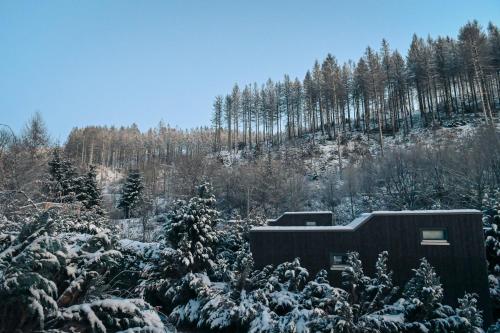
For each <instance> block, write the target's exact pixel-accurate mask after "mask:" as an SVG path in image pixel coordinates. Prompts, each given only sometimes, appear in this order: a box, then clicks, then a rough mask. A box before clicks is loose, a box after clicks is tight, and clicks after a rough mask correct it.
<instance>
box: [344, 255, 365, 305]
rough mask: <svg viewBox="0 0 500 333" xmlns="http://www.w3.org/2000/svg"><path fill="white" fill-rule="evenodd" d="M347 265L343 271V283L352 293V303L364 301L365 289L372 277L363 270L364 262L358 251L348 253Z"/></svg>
mask: <svg viewBox="0 0 500 333" xmlns="http://www.w3.org/2000/svg"><path fill="white" fill-rule="evenodd" d="M346 265H347V267H346V268H345V269H344V270H343V271H342V284H343V285H344V287H345V288H346V290H347V291H348V292H349V293H350V294H351V299H350V301H351V303H363V301H364V299H363V297H364V291H365V288H366V286H367V285H368V283H369V282H370V278H369V277H367V276H366V275H365V273H364V272H363V263H362V262H361V259H359V253H358V252H349V253H348V254H347V262H346Z"/></svg>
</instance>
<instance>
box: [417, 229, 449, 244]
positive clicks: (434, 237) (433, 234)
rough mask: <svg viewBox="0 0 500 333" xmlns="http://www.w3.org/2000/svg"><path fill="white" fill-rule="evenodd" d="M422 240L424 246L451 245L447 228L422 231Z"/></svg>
mask: <svg viewBox="0 0 500 333" xmlns="http://www.w3.org/2000/svg"><path fill="white" fill-rule="evenodd" d="M421 238H422V239H421V244H422V245H449V243H448V232H447V230H446V229H445V228H429V229H422V234H421Z"/></svg>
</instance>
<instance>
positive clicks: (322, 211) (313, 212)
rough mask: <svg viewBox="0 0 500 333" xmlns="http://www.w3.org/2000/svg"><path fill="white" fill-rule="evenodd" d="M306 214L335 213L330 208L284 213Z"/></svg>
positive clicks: (285, 213)
mask: <svg viewBox="0 0 500 333" xmlns="http://www.w3.org/2000/svg"><path fill="white" fill-rule="evenodd" d="M295 214H297V215H306V214H333V213H332V212H331V211H328V210H317V211H303V212H284V213H283V215H295Z"/></svg>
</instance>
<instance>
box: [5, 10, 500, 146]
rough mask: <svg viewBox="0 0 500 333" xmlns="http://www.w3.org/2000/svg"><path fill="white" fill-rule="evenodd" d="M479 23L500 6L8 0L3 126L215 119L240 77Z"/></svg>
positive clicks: (58, 130)
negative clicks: (219, 102) (36, 116)
mask: <svg viewBox="0 0 500 333" xmlns="http://www.w3.org/2000/svg"><path fill="white" fill-rule="evenodd" d="M471 19H477V20H479V22H480V23H481V24H482V25H483V26H486V25H487V23H488V21H493V22H494V23H495V24H497V25H498V24H500V1H499V0H489V1H487V0H484V1H479V0H474V1H473V0H467V1H462V0H455V1H450V0H447V1H438V0H425V1H423V0H410V1H403V0H393V1H380V0H378V1H375V0H373V1H359V0H346V1H313V0H311V1H306V0H303V1H290V0H289V1H272V0H268V1H257V0H254V1H236V0H232V1H217V0H210V1H208V0H204V1H203V0H200V1H188V0H184V1H167V0H165V1H101V0H96V1H91V0H86V1H69V0H64V1H35V0H33V1H22V0H12V1H11V0H0V123H2V122H3V123H8V124H10V125H11V126H12V127H13V128H14V129H15V130H19V129H20V128H21V127H22V125H23V123H24V122H25V121H26V119H28V118H29V116H30V115H31V114H32V113H33V112H35V111H37V110H38V111H40V112H41V113H42V115H43V116H44V118H45V120H46V122H47V125H48V128H49V131H50V133H51V136H52V137H53V138H54V139H56V140H59V141H64V140H65V139H66V135H67V134H68V133H69V131H70V130H71V128H72V127H74V126H79V127H81V126H85V125H113V124H114V125H117V126H120V125H129V124H131V123H133V122H135V123H137V124H138V125H139V127H140V128H141V129H143V130H144V129H147V128H149V127H151V126H155V125H156V124H157V123H158V121H160V120H161V119H163V120H164V121H165V122H168V123H170V124H171V125H173V126H179V127H181V128H189V127H194V126H198V125H207V124H209V121H210V115H211V108H212V102H213V98H214V96H215V95H217V94H225V93H227V92H229V91H230V89H231V87H232V85H233V84H234V83H235V82H238V83H240V84H245V83H250V82H254V81H256V82H258V83H262V82H264V81H265V80H266V79H267V78H268V77H271V78H272V79H273V80H278V79H281V78H282V76H283V74H284V73H288V74H290V75H291V76H292V77H295V76H298V77H299V78H301V79H302V78H303V75H304V74H305V72H306V70H307V69H308V68H310V67H311V66H312V64H313V62H314V60H315V59H322V58H323V57H324V56H325V55H326V54H327V53H328V52H330V53H332V54H333V55H335V56H336V57H337V58H338V59H339V60H341V61H344V60H347V59H349V58H352V59H357V58H358V57H359V56H360V55H361V54H362V53H363V51H364V49H365V47H366V46H367V45H371V46H373V47H375V48H377V49H378V48H379V46H380V41H381V39H382V38H383V37H385V38H387V39H388V41H389V43H390V45H391V46H392V47H393V48H397V49H399V50H400V51H403V52H406V49H407V47H408V45H409V43H410V40H411V36H412V34H413V33H414V32H416V33H417V34H419V35H421V36H427V34H431V35H432V36H437V35H445V34H448V35H452V36H456V34H457V31H458V28H459V26H461V25H462V24H464V23H465V22H466V21H467V20H471Z"/></svg>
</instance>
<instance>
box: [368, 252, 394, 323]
mask: <svg viewBox="0 0 500 333" xmlns="http://www.w3.org/2000/svg"><path fill="white" fill-rule="evenodd" d="M388 260H389V253H388V252H387V251H383V252H382V253H380V254H379V255H378V258H377V262H376V263H375V277H374V278H372V279H371V280H370V283H369V284H368V285H367V286H366V293H367V294H368V297H369V301H368V302H367V304H366V305H364V308H363V309H362V311H363V312H367V313H371V312H373V311H377V310H380V309H382V308H383V307H384V306H385V305H389V304H390V302H391V301H392V300H393V298H394V296H395V295H396V293H397V291H398V287H395V286H394V284H393V283H392V271H389V267H388V264H387V262H388Z"/></svg>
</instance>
